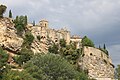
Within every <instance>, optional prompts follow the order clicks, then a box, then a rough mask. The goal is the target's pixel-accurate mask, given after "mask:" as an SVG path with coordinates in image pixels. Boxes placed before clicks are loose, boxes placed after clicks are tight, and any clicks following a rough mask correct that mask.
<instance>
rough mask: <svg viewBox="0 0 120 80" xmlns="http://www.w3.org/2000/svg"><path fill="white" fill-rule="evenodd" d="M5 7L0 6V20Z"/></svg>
mask: <svg viewBox="0 0 120 80" xmlns="http://www.w3.org/2000/svg"><path fill="white" fill-rule="evenodd" d="M6 8H7V7H6V6H5V5H0V18H2V17H3V14H4V13H5V11H6Z"/></svg>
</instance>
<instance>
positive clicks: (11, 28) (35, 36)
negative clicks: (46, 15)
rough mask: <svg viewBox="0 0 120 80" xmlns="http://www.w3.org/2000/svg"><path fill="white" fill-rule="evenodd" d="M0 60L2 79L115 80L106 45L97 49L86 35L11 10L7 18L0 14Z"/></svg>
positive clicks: (0, 76)
mask: <svg viewBox="0 0 120 80" xmlns="http://www.w3.org/2000/svg"><path fill="white" fill-rule="evenodd" d="M1 7H2V8H5V6H3V5H2V6H1ZM1 7H0V8H1ZM5 9H6V8H5ZM3 10H4V9H3ZM0 59H1V63H0V64H1V65H0V71H1V72H0V74H1V75H0V78H1V80H6V79H10V80H114V65H113V63H112V60H111V58H110V56H109V53H108V51H107V49H106V46H105V45H104V47H103V48H101V47H99V48H96V47H95V45H94V43H93V42H92V41H91V40H90V39H89V38H88V37H87V36H85V37H83V38H81V37H80V36H77V35H74V36H71V34H70V31H68V30H67V29H64V28H62V29H59V30H55V29H51V28H50V27H49V22H48V21H47V20H45V19H43V20H40V21H39V24H34V23H32V24H30V23H28V21H27V16H16V18H15V19H13V18H12V15H11V11H10V13H9V18H8V17H3V14H2V15H0Z"/></svg>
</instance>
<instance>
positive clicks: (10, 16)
mask: <svg viewBox="0 0 120 80" xmlns="http://www.w3.org/2000/svg"><path fill="white" fill-rule="evenodd" d="M9 18H12V12H11V10H9Z"/></svg>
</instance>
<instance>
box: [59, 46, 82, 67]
mask: <svg viewBox="0 0 120 80" xmlns="http://www.w3.org/2000/svg"><path fill="white" fill-rule="evenodd" d="M60 54H62V56H63V57H64V58H65V59H67V60H68V61H69V62H70V63H71V64H74V65H75V64H76V62H77V59H78V58H79V56H80V55H81V49H75V48H74V47H73V45H67V46H66V48H61V49H60Z"/></svg>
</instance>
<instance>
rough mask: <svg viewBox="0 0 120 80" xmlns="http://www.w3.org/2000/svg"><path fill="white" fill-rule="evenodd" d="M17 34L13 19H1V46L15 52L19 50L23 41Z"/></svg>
mask: <svg viewBox="0 0 120 80" xmlns="http://www.w3.org/2000/svg"><path fill="white" fill-rule="evenodd" d="M16 32H17V31H16V29H15V27H14V24H13V22H12V19H10V18H0V46H2V47H3V48H5V49H9V50H10V51H13V52H15V51H17V50H19V49H20V48H21V45H22V43H23V39H22V38H20V37H18V36H17V34H16Z"/></svg>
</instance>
